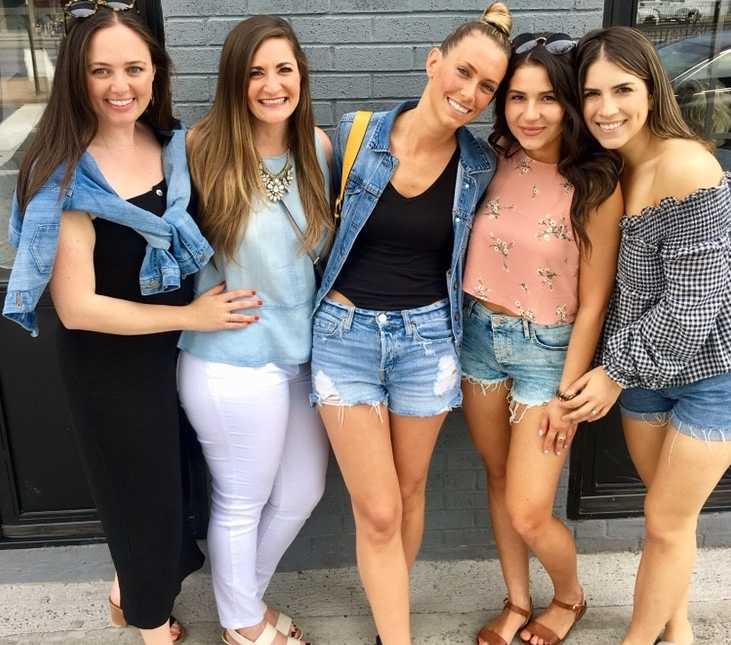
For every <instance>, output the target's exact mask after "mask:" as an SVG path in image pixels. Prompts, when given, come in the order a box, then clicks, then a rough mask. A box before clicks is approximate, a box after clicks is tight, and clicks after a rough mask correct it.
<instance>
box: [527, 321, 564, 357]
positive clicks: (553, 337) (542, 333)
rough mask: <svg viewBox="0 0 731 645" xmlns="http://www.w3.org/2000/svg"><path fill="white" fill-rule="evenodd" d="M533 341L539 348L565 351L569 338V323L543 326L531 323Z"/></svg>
mask: <svg viewBox="0 0 731 645" xmlns="http://www.w3.org/2000/svg"><path fill="white" fill-rule="evenodd" d="M531 332H532V337H533V342H534V343H535V344H536V345H537V346H538V347H540V348H541V349H549V350H553V351H566V350H567V349H568V347H569V340H570V339H571V325H556V326H555V327H545V326H542V325H533V326H532V327H531Z"/></svg>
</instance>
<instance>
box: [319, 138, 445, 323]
mask: <svg viewBox="0 0 731 645" xmlns="http://www.w3.org/2000/svg"><path fill="white" fill-rule="evenodd" d="M458 163H459V148H457V150H455V152H454V154H453V155H452V158H451V159H450V160H449V163H448V164H447V166H446V167H445V168H444V170H443V171H442V174H441V175H439V177H438V178H437V179H436V181H434V183H433V184H432V185H431V186H429V188H427V189H426V190H425V191H424V192H423V193H421V194H419V195H416V196H415V197H403V196H402V195H401V194H400V193H399V192H398V191H397V190H396V189H395V188H394V187H393V186H392V185H391V183H390V182H389V184H388V185H387V186H386V188H385V190H384V191H383V194H382V195H381V198H380V199H379V200H378V203H377V204H376V206H375V208H374V209H373V212H372V213H371V216H370V217H369V218H368V221H367V222H366V223H365V225H364V226H363V229H362V230H361V232H360V234H359V235H358V237H357V238H356V240H355V242H354V244H353V248H352V249H351V251H350V254H349V255H348V259H347V260H346V261H345V265H344V266H343V268H342V270H341V271H340V275H339V276H338V278H337V280H336V281H335V284H334V286H333V288H334V289H336V290H337V291H339V292H340V293H342V294H343V295H344V296H346V297H347V298H348V299H349V300H350V301H351V302H353V303H354V304H355V306H356V307H360V308H362V309H375V310H377V311H398V310H401V309H415V308H416V307H424V306H425V305H429V304H431V303H432V302H435V301H437V300H441V299H443V298H446V297H447V296H448V291H447V278H446V272H447V270H448V269H449V266H450V262H451V259H452V246H453V241H454V239H453V238H454V229H453V228H452V206H453V203H454V186H455V184H456V181H457V165H458Z"/></svg>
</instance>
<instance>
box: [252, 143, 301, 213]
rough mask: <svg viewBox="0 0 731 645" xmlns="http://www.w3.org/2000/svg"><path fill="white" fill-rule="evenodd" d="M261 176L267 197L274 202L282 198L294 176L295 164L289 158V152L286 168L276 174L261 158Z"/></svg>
mask: <svg viewBox="0 0 731 645" xmlns="http://www.w3.org/2000/svg"><path fill="white" fill-rule="evenodd" d="M259 177H260V178H261V183H262V184H263V185H264V191H265V192H266V197H267V199H268V200H269V201H270V202H272V203H274V202H278V201H279V200H280V199H282V197H283V196H284V193H286V192H287V189H288V188H289V185H290V184H291V183H292V179H293V177H294V166H293V165H292V160H291V159H290V158H289V152H287V161H286V162H285V163H284V168H282V169H281V170H280V171H279V172H278V173H276V174H275V173H273V172H271V171H270V170H269V169H268V168H267V167H266V166H265V165H264V161H262V160H259Z"/></svg>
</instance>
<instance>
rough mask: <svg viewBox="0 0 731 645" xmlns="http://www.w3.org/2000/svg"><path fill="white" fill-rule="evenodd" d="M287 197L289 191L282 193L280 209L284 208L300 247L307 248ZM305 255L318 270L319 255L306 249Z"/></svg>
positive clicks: (319, 268)
mask: <svg viewBox="0 0 731 645" xmlns="http://www.w3.org/2000/svg"><path fill="white" fill-rule="evenodd" d="M287 197H289V193H285V194H284V195H282V198H281V199H280V200H279V203H280V204H281V205H282V209H283V210H284V212H285V214H286V215H287V218H288V219H289V223H290V224H291V225H292V228H293V229H294V232H295V233H296V235H297V238H298V239H299V241H300V244H302V248H303V249H304V248H307V247H306V245H305V234H304V233H303V232H302V229H301V228H300V225H299V224H297V220H296V219H295V218H294V215H292V210H291V209H290V208H289V206H288V205H287ZM307 255H309V256H310V260H312V266H313V267H315V271H320V270H321V267H320V256H319V255H316V254H315V252H314V251H307Z"/></svg>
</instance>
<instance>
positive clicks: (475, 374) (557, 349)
mask: <svg viewBox="0 0 731 645" xmlns="http://www.w3.org/2000/svg"><path fill="white" fill-rule="evenodd" d="M571 329H572V325H537V324H534V323H532V322H530V321H529V320H525V319H524V318H519V317H517V316H508V315H505V314H498V313H495V312H493V311H490V310H489V309H488V308H487V307H485V306H484V305H483V304H482V303H480V302H479V301H477V300H475V299H474V298H471V297H470V296H468V295H465V307H464V344H463V346H462V375H463V378H464V379H465V380H467V381H468V382H471V383H478V384H480V385H482V386H483V387H488V386H493V385H497V384H500V383H505V382H507V381H508V380H511V381H512V383H513V384H512V388H511V391H510V398H511V400H512V401H513V402H514V403H517V404H523V405H527V406H534V405H543V404H545V403H548V402H549V401H550V400H551V399H552V398H553V397H554V396H555V395H556V390H558V386H559V384H560V383H561V374H562V372H563V365H564V361H565V360H566V349H567V348H568V346H569V339H570V338H571Z"/></svg>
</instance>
